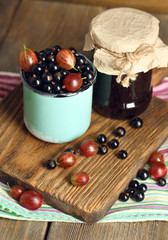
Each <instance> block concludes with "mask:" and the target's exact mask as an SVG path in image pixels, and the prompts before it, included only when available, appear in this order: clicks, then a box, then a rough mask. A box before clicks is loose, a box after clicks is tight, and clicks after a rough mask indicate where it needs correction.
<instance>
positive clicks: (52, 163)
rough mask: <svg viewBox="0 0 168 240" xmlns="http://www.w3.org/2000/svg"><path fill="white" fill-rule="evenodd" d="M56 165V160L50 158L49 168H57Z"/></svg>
mask: <svg viewBox="0 0 168 240" xmlns="http://www.w3.org/2000/svg"><path fill="white" fill-rule="evenodd" d="M56 166H57V164H56V162H55V160H52V159H50V160H48V162H47V168H48V169H54V168H56Z"/></svg>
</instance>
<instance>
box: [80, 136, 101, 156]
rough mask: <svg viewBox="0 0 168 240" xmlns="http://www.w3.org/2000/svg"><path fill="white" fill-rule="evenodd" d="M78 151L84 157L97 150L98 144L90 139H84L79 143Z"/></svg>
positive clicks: (91, 154)
mask: <svg viewBox="0 0 168 240" xmlns="http://www.w3.org/2000/svg"><path fill="white" fill-rule="evenodd" d="M80 151H81V153H82V154H83V155H84V156H86V157H90V156H93V155H95V154H96V153H97V151H98V144H97V143H96V142H95V141H93V140H92V139H88V140H85V141H83V142H82V143H81V145H80Z"/></svg>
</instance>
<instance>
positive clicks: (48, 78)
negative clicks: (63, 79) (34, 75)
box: [42, 72, 53, 83]
mask: <svg viewBox="0 0 168 240" xmlns="http://www.w3.org/2000/svg"><path fill="white" fill-rule="evenodd" d="M42 80H43V81H44V82H46V83H48V82H50V81H52V80H53V77H52V74H51V73H49V72H45V73H43V75H42Z"/></svg>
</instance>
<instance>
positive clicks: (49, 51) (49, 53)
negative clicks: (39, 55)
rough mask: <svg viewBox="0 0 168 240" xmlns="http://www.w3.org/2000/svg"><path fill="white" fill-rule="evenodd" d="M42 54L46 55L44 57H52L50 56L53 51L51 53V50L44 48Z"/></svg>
mask: <svg viewBox="0 0 168 240" xmlns="http://www.w3.org/2000/svg"><path fill="white" fill-rule="evenodd" d="M43 52H44V54H46V55H52V54H53V51H52V49H50V48H46V49H45V50H44V51H43Z"/></svg>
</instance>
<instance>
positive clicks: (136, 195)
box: [132, 190, 145, 202]
mask: <svg viewBox="0 0 168 240" xmlns="http://www.w3.org/2000/svg"><path fill="white" fill-rule="evenodd" d="M144 196H145V195H144V193H143V192H141V191H139V190H136V191H135V192H134V193H133V197H132V198H133V199H134V200H135V201H136V202H141V201H143V200H144Z"/></svg>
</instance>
